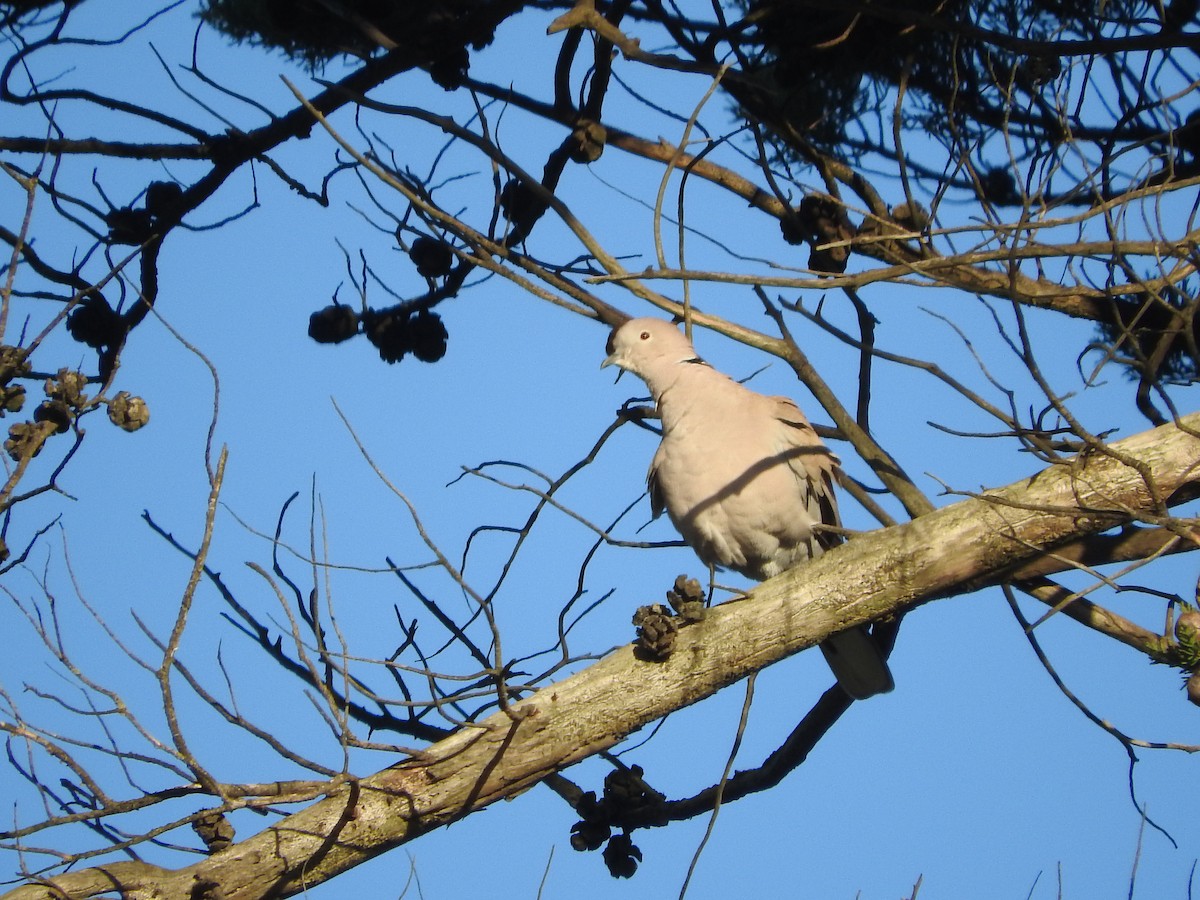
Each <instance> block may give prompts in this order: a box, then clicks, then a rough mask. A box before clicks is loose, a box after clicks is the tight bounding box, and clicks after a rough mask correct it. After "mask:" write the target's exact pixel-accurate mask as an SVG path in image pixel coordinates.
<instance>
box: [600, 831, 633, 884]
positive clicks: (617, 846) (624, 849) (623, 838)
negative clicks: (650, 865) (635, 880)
mask: <svg viewBox="0 0 1200 900" xmlns="http://www.w3.org/2000/svg"><path fill="white" fill-rule="evenodd" d="M641 860H642V851H641V850H640V849H638V847H637V845H636V844H634V842H633V841H632V840H630V837H629V835H627V834H617V835H613V837H612V839H611V840H610V841H609V842H608V846H607V847H605V848H604V864H605V865H606V866H608V873H609V874H610V875H612V877H613V878H632V877H633V876H634V873H635V872H637V868H638V863H639V862H641Z"/></svg>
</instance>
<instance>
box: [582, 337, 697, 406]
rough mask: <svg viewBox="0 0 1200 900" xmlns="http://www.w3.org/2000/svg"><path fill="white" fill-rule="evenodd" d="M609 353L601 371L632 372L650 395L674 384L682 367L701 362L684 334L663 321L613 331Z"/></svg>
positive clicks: (609, 342) (609, 343) (609, 341)
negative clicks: (647, 388)
mask: <svg viewBox="0 0 1200 900" xmlns="http://www.w3.org/2000/svg"><path fill="white" fill-rule="evenodd" d="M607 349H608V356H607V357H606V358H605V360H604V362H602V363H601V364H600V365H601V367H602V368H603V367H604V366H617V367H618V368H620V369H623V370H624V371H626V372H632V373H633V374H634V375H637V376H638V377H639V378H641V379H642V381H644V382H646V384H647V385H648V386H649V388H650V390H651V391H655V390H656V389H658V388H662V387H665V386H666V385H667V384H668V383H670V382H671V381H673V380H674V373H677V372H678V367H679V365H680V363H685V362H699V360H698V358H697V357H696V351H695V350H694V349H693V348H692V345H691V343H690V342H689V341H688V339H687V338H686V337H684V335H683V332H681V331H680V330H679V329H678V328H676V327H675V326H674V325H672V324H671V323H670V322H666V321H664V320H662V319H630V320H629V321H628V322H626V323H625V324H624V325H621V326H620V327H619V328H617V329H615V330H614V331H613V333H612V335H611V336H610V337H609V339H608V347H607Z"/></svg>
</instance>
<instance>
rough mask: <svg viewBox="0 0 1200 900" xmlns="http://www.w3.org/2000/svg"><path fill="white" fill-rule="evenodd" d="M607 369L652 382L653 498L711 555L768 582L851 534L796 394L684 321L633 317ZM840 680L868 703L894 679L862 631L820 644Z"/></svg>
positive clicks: (826, 454)
mask: <svg viewBox="0 0 1200 900" xmlns="http://www.w3.org/2000/svg"><path fill="white" fill-rule="evenodd" d="M603 365H605V366H609V365H615V366H619V367H620V368H621V369H624V370H625V371H628V372H632V373H633V374H635V375H637V376H638V377H639V378H641V379H642V380H643V381H644V382H646V386H647V387H649V388H650V393H651V394H652V395H653V397H654V401H655V403H656V404H657V406H658V411H659V413H660V415H661V416H662V443H661V444H659V447H658V452H657V453H655V454H654V461H653V462H652V463H651V464H650V473H649V479H648V480H649V485H650V504H651V508H652V510H653V512H654V515H655V516H658V515H660V514H661V513H662V511H663V510H664V509H665V510H666V511H667V514H668V515H669V516H670V518H671V521H672V522H673V523H674V524H675V527H676V528H677V529H679V533H680V534H682V535H683V537H684V540H686V541H687V542H688V544H689V545H690V546H691V547H692V549H694V550H695V551H696V553H697V555H699V557H700V559H701V560H703V561H704V562H705V563H707V564H709V565H714V566H721V567H724V568H729V569H733V570H734V571H737V572H740V573H741V574H743V575H745V576H747V577H748V578H753V579H755V580H756V581H762V580H764V579H767V578H770V577H771V576H773V575H778V574H779V573H780V572H782V571H784V570H785V569H789V568H791V567H792V566H794V565H795V564H797V563H798V562H801V561H802V560H807V559H811V558H813V557H815V556H818V555H820V554H821V553H822V552H824V551H825V550H826V549H827V548H829V547H831V546H833V545H834V544H837V543H839V542H840V541H841V538H840V537H839V536H838V535H836V534H834V533H831V532H829V531H821V530H817V529H814V528H813V525H814V524H817V523H821V524H826V525H837V524H838V523H839V519H838V510H837V499H836V497H835V496H834V489H833V484H834V481H835V479H836V477H837V473H838V459H837V457H836V456H834V455H833V453H831V452H830V450H829V448H828V447H826V446H825V444H824V443H823V442H822V441H821V439H820V438H819V437H818V436H817V433H816V431H814V430H813V427H812V425H811V424H809V421H808V419H807V418H806V417H805V416H804V413H802V412H801V411H800V409H799V407H797V406H796V404H795V403H793V402H792V401H791V400H789V399H787V398H786V397H766V396H764V395H762V394H758V393H755V392H754V391H752V390H750V389H749V388H747V387H745V386H743V385H741V384H738V383H737V382H736V381H734V380H733V379H731V378H729V377H728V376H726V375H723V374H721V373H720V372H718V371H717V370H716V369H714V368H712V367H711V366H710V365H708V364H707V363H705V362H704V361H703V360H701V359H700V358H699V357H698V356H697V355H696V351H695V350H694V349H693V348H692V345H691V344H690V343H689V342H688V340H687V338H686V337H684V335H683V333H682V332H680V330H679V329H678V328H676V327H675V326H674V325H672V324H671V323H669V322H665V321H663V320H661V319H647V318H643V319H631V320H630V321H628V322H626V323H625V324H624V325H622V326H620V327H619V328H617V329H616V330H615V331H614V332H613V333H612V337H610V338H609V341H608V358H607V359H605V360H604V363H603ZM821 649H822V650H823V651H824V653H825V658H826V659H827V660H828V662H829V665H830V668H832V669H833V672H834V674H835V675H836V676H837V678H838V683H839V684H841V685H842V687H843V689H845V691H846V692H847V693H848V694H849V695H850V696H852V697H855V698H856V699H864V698H866V697H870V696H873V695H874V694H878V693H883V692H885V691H890V690H891V689H892V676H891V673H890V672H889V671H888V668H887V663H886V662H885V661H884V659H883V657H882V655H881V654H880V652H879V649H878V647H877V646H876V644H875V642H874V641H873V640H872V639H871V637H870V635H869V634H868V633H867V631H866V630H865V629H863V628H852V629H850V630H848V631H844V632H841V633H840V634H837V635H833V636H832V637H830V638H829V639H827V640H826V641H824V642H823V643H822V644H821Z"/></svg>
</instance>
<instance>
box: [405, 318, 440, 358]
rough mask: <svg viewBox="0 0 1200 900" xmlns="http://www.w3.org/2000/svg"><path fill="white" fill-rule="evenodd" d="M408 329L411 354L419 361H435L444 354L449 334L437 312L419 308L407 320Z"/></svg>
mask: <svg viewBox="0 0 1200 900" xmlns="http://www.w3.org/2000/svg"><path fill="white" fill-rule="evenodd" d="M408 331H409V336H410V340H411V342H412V354H413V356H415V357H416V358H417V359H419V360H421V362H427V363H433V362H437V361H438V360H439V359H441V358H442V357H443V356H445V355H446V341H447V339H448V338H449V337H450V335H449V333H448V332H447V331H446V326H445V324H444V323H443V322H442V317H441V316H439V315H438V314H437V313H435V312H430V311H429V310H427V309H423V310H421V311H420V312H419V313H417V314H416V315H415V316H413V317H412V318H411V319H409V320H408Z"/></svg>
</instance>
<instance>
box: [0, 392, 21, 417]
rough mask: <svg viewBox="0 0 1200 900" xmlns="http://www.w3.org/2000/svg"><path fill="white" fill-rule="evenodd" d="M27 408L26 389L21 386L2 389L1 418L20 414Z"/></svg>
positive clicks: (0, 396)
mask: <svg viewBox="0 0 1200 900" xmlns="http://www.w3.org/2000/svg"><path fill="white" fill-rule="evenodd" d="M24 407H25V387H24V386H23V385H20V384H12V385H5V386H4V387H2V388H0V416H3V415H4V414H5V413H6V412H10V413H15V412H20V411H21V410H22V409H23V408H24Z"/></svg>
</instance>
